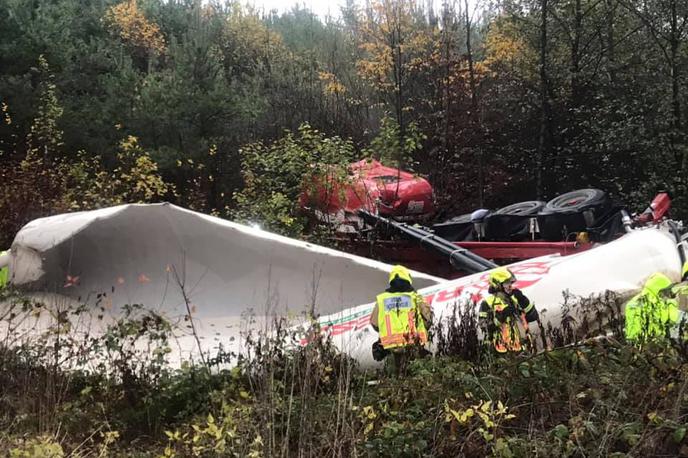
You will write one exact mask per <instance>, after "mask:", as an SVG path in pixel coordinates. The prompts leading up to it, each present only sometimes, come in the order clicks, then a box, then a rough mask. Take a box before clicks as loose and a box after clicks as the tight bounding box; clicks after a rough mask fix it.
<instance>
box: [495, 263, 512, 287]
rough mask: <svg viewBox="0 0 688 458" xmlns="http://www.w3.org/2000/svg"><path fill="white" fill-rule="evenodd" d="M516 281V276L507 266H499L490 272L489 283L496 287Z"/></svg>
mask: <svg viewBox="0 0 688 458" xmlns="http://www.w3.org/2000/svg"><path fill="white" fill-rule="evenodd" d="M515 281H516V276H515V275H514V274H513V272H511V271H510V270H509V269H507V268H506V267H498V268H496V269H495V270H493V271H492V272H491V273H490V278H489V283H490V286H492V287H494V288H499V287H501V286H503V285H506V284H509V283H513V282H515Z"/></svg>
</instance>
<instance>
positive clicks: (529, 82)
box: [0, 0, 688, 247]
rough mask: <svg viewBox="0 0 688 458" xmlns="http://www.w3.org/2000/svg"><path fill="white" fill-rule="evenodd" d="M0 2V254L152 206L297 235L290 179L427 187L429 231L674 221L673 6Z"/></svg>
mask: <svg viewBox="0 0 688 458" xmlns="http://www.w3.org/2000/svg"><path fill="white" fill-rule="evenodd" d="M431 4H432V2H430V3H428V4H425V3H424V2H422V1H412V0H367V1H358V2H357V1H355V0H347V1H346V4H345V6H343V7H342V8H341V11H340V13H339V14H337V15H336V16H335V17H334V18H322V17H319V16H317V15H315V14H313V13H312V12H310V11H309V10H308V9H305V8H303V7H298V6H294V7H293V8H292V9H291V10H289V11H288V12H286V13H282V14H278V13H277V12H268V13H265V12H263V11H255V10H253V9H251V8H250V7H246V6H242V5H241V4H239V3H238V2H230V1H227V2H224V3H221V2H217V1H209V2H208V1H200V0H169V1H163V0H138V1H136V0H125V1H116V0H98V1H90V0H89V1H86V0H32V1H26V0H1V1H0V30H2V33H0V102H1V108H2V122H1V123H0V161H1V164H2V167H1V168H0V174H1V175H0V181H1V182H2V184H3V186H2V189H3V192H2V193H0V246H3V247H6V246H8V245H9V243H10V242H11V240H12V238H13V236H14V234H15V233H16V231H17V230H18V228H19V227H21V225H23V224H24V223H26V222H27V221H29V220H31V219H33V218H35V217H38V216H44V215H47V214H52V213H57V212H61V211H68V210H78V209H89V208H95V207H100V206H105V205H111V204H116V203H122V202H152V201H161V200H166V201H170V202H173V203H176V204H179V205H182V206H185V207H188V208H192V209H195V210H199V211H203V212H208V213H213V214H217V215H220V216H223V217H229V218H234V219H240V220H242V219H243V220H249V219H250V220H253V221H255V220H258V221H261V222H263V223H265V224H266V225H267V227H270V228H272V229H274V230H278V231H281V232H286V233H292V234H294V233H295V234H297V235H298V234H299V233H300V232H301V231H302V229H303V226H302V225H299V224H296V221H298V215H297V214H296V206H297V202H296V199H295V196H296V195H297V194H298V189H297V188H298V185H299V180H302V179H303V177H302V174H303V173H304V172H305V170H306V168H307V165H308V164H309V163H318V162H332V163H337V162H346V161H350V160H356V159H360V158H362V157H376V158H380V159H382V160H383V162H387V163H388V164H390V165H394V166H401V167H403V168H405V169H407V170H411V171H413V172H415V173H418V174H420V175H423V176H426V177H428V178H429V180H430V182H431V183H432V184H433V186H434V188H435V194H436V199H437V205H438V208H439V211H440V216H452V215H455V214H458V213H460V212H465V211H470V210H472V209H474V208H476V207H477V206H488V207H490V206H491V207H496V206H500V205H504V204H507V203H513V202H516V201H518V200H528V199H534V198H544V199H546V198H551V197H553V196H555V195H557V194H558V193H561V192H565V191H569V190H572V189H575V188H578V187H599V188H602V189H604V190H606V191H608V192H610V193H612V194H613V195H614V196H616V197H617V198H618V199H620V200H621V201H623V202H625V203H626V204H627V205H629V207H630V208H631V209H636V210H639V209H642V208H643V207H644V206H645V205H646V203H647V202H648V201H649V200H650V199H651V198H652V196H653V195H654V193H655V192H656V191H657V190H658V189H668V190H670V191H671V192H672V193H673V196H674V199H675V201H674V208H675V212H676V214H677V216H679V217H681V216H683V217H685V216H686V215H687V214H688V200H687V199H686V197H685V196H686V187H687V184H688V147H687V143H686V140H687V139H686V129H685V124H686V123H687V122H688V120H687V119H686V117H687V114H688V112H687V110H686V103H687V100H686V87H685V86H686V74H687V73H688V67H687V64H688V49H687V47H686V43H688V28H687V25H688V22H687V21H688V0H644V1H642V2H637V1H628V0H504V1H499V2H496V3H490V4H489V5H488V4H479V5H477V6H476V5H475V4H474V3H473V2H467V1H445V2H443V4H442V5H441V7H440V8H433V7H431V6H428V5H431Z"/></svg>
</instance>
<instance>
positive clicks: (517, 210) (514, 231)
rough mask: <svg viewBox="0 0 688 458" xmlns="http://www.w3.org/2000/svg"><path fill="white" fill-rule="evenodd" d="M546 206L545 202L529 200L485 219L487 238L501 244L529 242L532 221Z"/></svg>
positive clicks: (505, 208)
mask: <svg viewBox="0 0 688 458" xmlns="http://www.w3.org/2000/svg"><path fill="white" fill-rule="evenodd" d="M544 206H545V203H544V202H541V201H539V200H529V201H526V202H519V203H516V204H512V205H508V206H506V207H504V208H500V209H499V210H497V211H495V212H494V213H492V214H491V215H489V216H488V217H487V218H485V238H486V239H487V240H494V241H500V242H508V241H521V240H527V239H528V238H529V237H530V220H531V218H533V217H535V215H537V213H538V212H539V211H540V210H542V209H543V208H544Z"/></svg>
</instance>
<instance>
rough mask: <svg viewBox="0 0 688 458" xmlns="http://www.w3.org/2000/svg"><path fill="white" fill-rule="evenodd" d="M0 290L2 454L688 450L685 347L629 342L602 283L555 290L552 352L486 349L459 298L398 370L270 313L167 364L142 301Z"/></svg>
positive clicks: (160, 332)
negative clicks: (235, 335) (232, 349)
mask: <svg viewBox="0 0 688 458" xmlns="http://www.w3.org/2000/svg"><path fill="white" fill-rule="evenodd" d="M0 294H2V303H3V304H5V305H3V308H2V309H1V310H0V323H1V324H2V330H3V334H2V340H1V342H0V455H3V456H6V455H9V456H78V457H91V456H156V457H157V456H178V457H186V456H209V457H210V456H218V457H219V456H239V457H244V456H255V457H258V456H264V457H323V456H328V457H357V456H395V457H396V456H409V457H411V456H414V457H415V456H498V457H517V456H541V457H550V456H581V457H583V456H586V457H587V456H677V455H680V454H688V445H687V444H686V438H685V433H686V430H687V428H688V365H687V364H686V363H687V362H688V359H687V358H686V352H685V351H684V348H685V345H684V343H683V342H682V341H671V342H662V343H651V344H648V345H646V346H644V347H643V348H637V347H635V346H631V345H627V344H626V343H625V342H624V341H623V332H622V331H623V317H622V314H621V304H622V303H623V298H619V297H618V296H616V295H614V294H611V293H609V294H605V295H603V296H601V297H589V298H575V297H572V296H570V295H565V296H563V297H562V304H563V305H564V307H563V316H560V317H557V320H556V321H557V322H560V323H561V324H560V325H559V326H556V327H553V326H548V325H547V322H546V321H545V324H543V326H542V328H541V330H542V332H544V334H545V337H546V340H547V341H548V342H549V343H550V345H551V347H552V349H551V350H550V351H540V352H535V353H524V354H522V355H520V356H514V355H507V356H499V355H495V354H493V353H492V352H491V350H490V349H489V347H486V346H485V345H482V343H481V341H480V338H479V337H480V336H479V333H478V332H477V321H476V316H475V306H474V305H473V304H456V307H455V312H454V314H453V319H452V320H449V321H448V322H445V323H443V324H442V326H441V327H438V328H435V329H433V330H432V333H433V335H434V336H435V346H436V351H435V354H434V355H433V356H429V357H425V358H421V359H417V360H414V361H412V362H411V363H410V365H409V367H408V370H407V374H406V376H404V377H401V378H398V377H390V376H387V375H386V374H387V372H386V371H385V370H383V369H382V368H365V367H360V366H359V365H358V364H357V363H356V361H354V360H352V359H351V358H349V357H348V356H347V355H344V354H342V353H340V352H339V351H337V349H336V348H335V346H334V345H333V344H332V342H331V341H330V340H329V339H328V338H326V337H324V336H323V335H322V334H321V333H320V332H319V330H318V329H317V327H315V328H313V329H310V330H309V333H310V337H311V338H310V339H309V343H308V344H307V345H304V346H301V345H294V344H293V342H298V341H299V340H300V337H302V335H301V334H300V333H299V332H300V331H298V330H297V329H296V328H294V327H292V326H291V325H290V323H288V322H287V321H285V320H284V319H282V318H279V317H273V318H272V319H271V320H269V322H268V323H269V325H268V326H266V327H264V328H263V329H261V330H256V329H255V328H254V330H253V331H251V332H246V333H244V335H243V339H244V343H245V347H246V349H247V350H246V351H245V352H244V353H242V354H241V355H236V354H231V353H226V352H219V353H218V354H215V355H208V354H206V355H205V356H206V357H205V359H204V363H203V364H200V365H196V364H190V363H187V364H183V365H182V366H181V367H172V366H171V365H170V364H169V363H168V358H169V354H170V341H171V339H172V338H173V334H174V331H175V329H174V326H172V325H171V324H170V323H169V322H168V321H167V320H166V319H165V318H164V317H162V316H160V315H158V314H156V313H153V312H151V311H150V310H147V309H146V308H145V307H144V306H142V305H131V306H127V307H125V308H124V309H123V312H122V314H121V315H118V316H115V317H112V318H111V319H106V318H107V317H103V318H101V319H99V315H100V314H104V315H105V314H106V313H105V308H103V309H101V308H98V307H96V308H95V309H90V310H86V308H85V307H83V306H79V305H69V304H66V303H62V304H60V303H57V304H55V303H53V304H46V303H36V302H34V301H30V300H27V299H26V298H24V297H22V295H20V294H18V293H16V292H15V291H7V290H5V291H3V292H2V293H0ZM94 312H95V313H94ZM87 315H88V316H89V317H88V318H87ZM37 317H41V320H42V321H41V326H40V327H33V328H31V327H30V326H29V324H30V323H33V321H32V320H34V321H35V320H36V318H37ZM29 330H30V331H31V332H27V331H29ZM96 331H98V332H96ZM600 335H602V336H604V337H603V338H600V337H599V336H600ZM228 362H231V364H228Z"/></svg>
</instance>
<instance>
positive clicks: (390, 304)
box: [370, 265, 432, 373]
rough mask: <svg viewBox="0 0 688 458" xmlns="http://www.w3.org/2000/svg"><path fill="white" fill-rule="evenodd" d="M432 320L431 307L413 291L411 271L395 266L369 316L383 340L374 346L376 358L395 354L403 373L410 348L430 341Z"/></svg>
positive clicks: (398, 368)
mask: <svg viewBox="0 0 688 458" xmlns="http://www.w3.org/2000/svg"><path fill="white" fill-rule="evenodd" d="M431 319H432V314H431V310H430V307H429V306H428V304H427V303H426V302H425V301H424V300H423V297H422V296H421V295H420V294H418V293H417V292H416V290H415V289H414V288H413V279H412V278H411V274H410V272H409V271H408V270H407V269H406V268H405V267H403V266H399V265H397V266H394V267H393V268H392V270H391V272H390V273H389V287H388V288H387V289H386V290H385V292H384V293H382V294H379V295H378V296H377V298H376V300H375V307H374V308H373V312H372V313H371V315H370V324H371V325H372V326H373V329H375V330H376V331H377V332H378V333H379V335H380V340H379V341H378V342H376V343H375V344H374V345H373V357H374V358H375V359H376V360H378V361H380V360H382V359H384V357H385V356H387V354H389V353H390V352H391V353H393V354H394V359H395V363H396V366H397V367H396V369H397V372H398V373H401V372H403V369H404V366H405V362H406V359H407V358H405V357H404V355H408V354H409V352H406V351H404V350H405V349H407V348H409V347H413V346H416V347H421V348H422V345H423V344H425V343H426V342H427V341H428V327H429V325H430V321H431Z"/></svg>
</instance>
